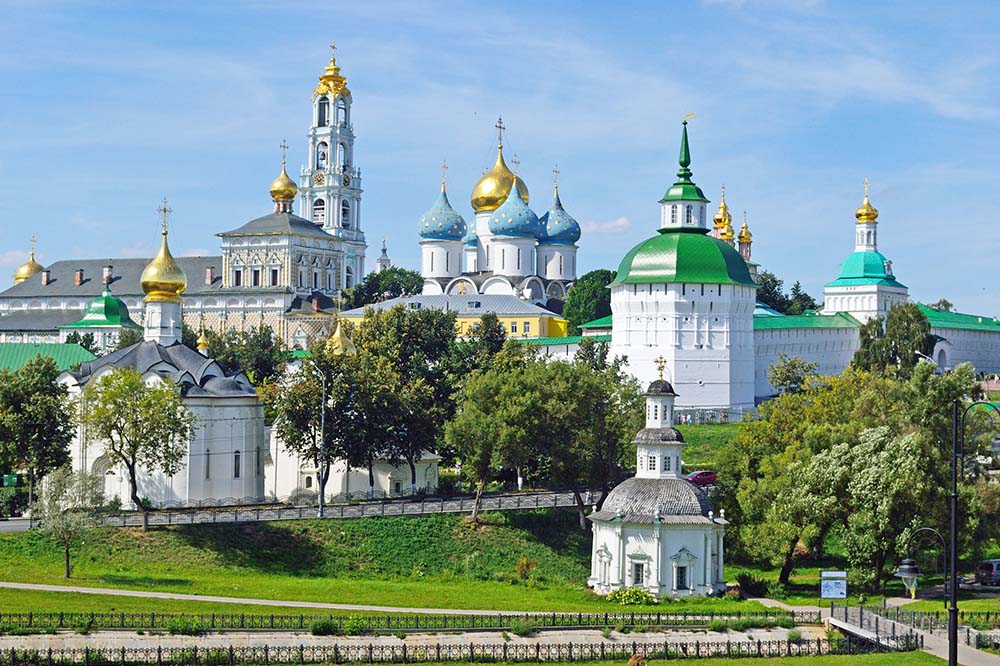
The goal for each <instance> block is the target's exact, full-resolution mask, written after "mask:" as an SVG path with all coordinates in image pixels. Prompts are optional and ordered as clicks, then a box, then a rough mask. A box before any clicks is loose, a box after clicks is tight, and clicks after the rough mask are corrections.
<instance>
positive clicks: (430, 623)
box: [0, 610, 821, 634]
mask: <svg viewBox="0 0 1000 666" xmlns="http://www.w3.org/2000/svg"><path fill="white" fill-rule="evenodd" d="M787 619H791V620H792V621H793V622H794V623H795V624H819V623H820V622H821V618H820V613H819V612H817V611H794V612H788V611H784V610H763V611H730V612H712V611H706V612H701V613H698V612H685V613H482V614H463V615H449V614H440V615H438V614H412V615H349V616H346V615H329V614H327V615H318V614H300V615H288V614H275V613H272V614H249V613H232V614H224V613H0V630H6V631H10V630H17V629H37V630H45V629H77V628H82V627H86V628H88V629H96V630H100V629H143V630H158V629H162V630H170V629H171V628H174V627H178V628H185V629H187V628H194V629H196V630H199V631H227V630H274V631H308V630H309V629H310V628H311V627H312V626H313V625H314V624H317V623H320V622H322V623H325V624H327V626H328V627H330V628H332V633H336V634H348V633H350V634H358V633H366V634H392V633H398V632H421V631H425V632H430V631H480V630H497V631H500V630H504V629H506V630H509V629H511V626H512V624H514V623H516V622H519V621H524V622H529V623H530V624H531V625H532V626H534V627H537V628H539V629H571V628H579V629H588V628H590V629H592V628H598V627H615V626H618V625H621V626H623V627H639V626H646V627H660V626H662V627H691V626H705V625H707V624H709V623H711V622H713V621H715V620H723V621H739V620H764V621H768V620H771V621H778V620H787Z"/></svg>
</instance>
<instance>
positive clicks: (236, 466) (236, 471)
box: [233, 451, 240, 479]
mask: <svg viewBox="0 0 1000 666" xmlns="http://www.w3.org/2000/svg"><path fill="white" fill-rule="evenodd" d="M233 478H234V479H238V478H240V452H239V451H234V452H233Z"/></svg>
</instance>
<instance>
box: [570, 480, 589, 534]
mask: <svg viewBox="0 0 1000 666" xmlns="http://www.w3.org/2000/svg"><path fill="white" fill-rule="evenodd" d="M573 499H575V500H576V511H577V513H578V514H579V515H580V530H581V531H583V532H586V531H587V530H588V529H589V525H588V524H587V506H586V505H585V504H584V503H583V497H582V496H581V495H580V491H579V490H577V489H576V488H574V489H573Z"/></svg>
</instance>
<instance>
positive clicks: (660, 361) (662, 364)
mask: <svg viewBox="0 0 1000 666" xmlns="http://www.w3.org/2000/svg"><path fill="white" fill-rule="evenodd" d="M655 363H656V372H657V373H659V378H660V379H663V371H664V369H666V367H667V359H665V358H663V355H662V354H660V355H659V356H658V357H657V358H656V361H655Z"/></svg>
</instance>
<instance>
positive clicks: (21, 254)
mask: <svg viewBox="0 0 1000 666" xmlns="http://www.w3.org/2000/svg"><path fill="white" fill-rule="evenodd" d="M27 260H28V253H27V252H25V251H23V250H7V251H6V252H0V266H4V267H6V266H20V265H21V264H23V263H24V262H25V261H27Z"/></svg>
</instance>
